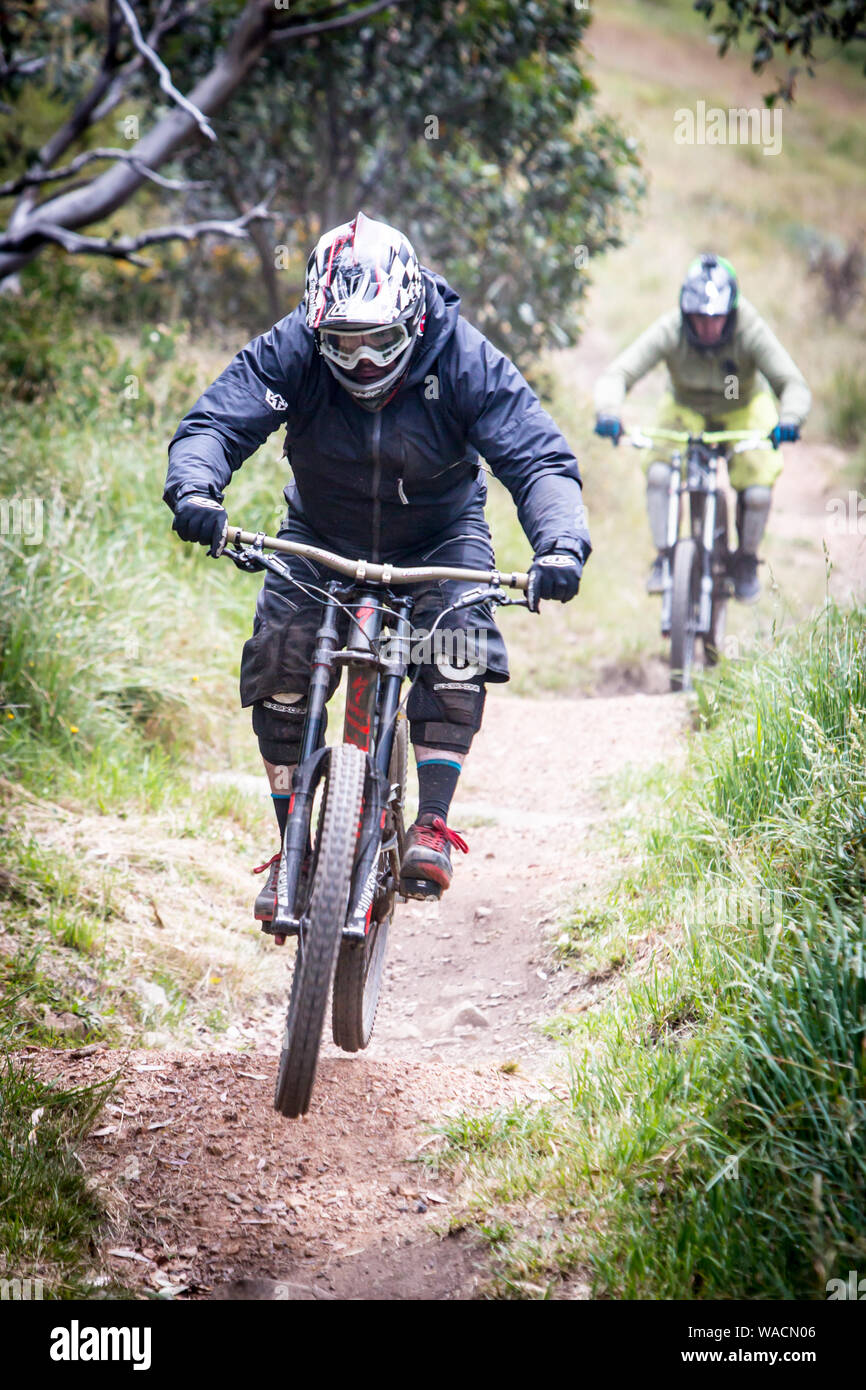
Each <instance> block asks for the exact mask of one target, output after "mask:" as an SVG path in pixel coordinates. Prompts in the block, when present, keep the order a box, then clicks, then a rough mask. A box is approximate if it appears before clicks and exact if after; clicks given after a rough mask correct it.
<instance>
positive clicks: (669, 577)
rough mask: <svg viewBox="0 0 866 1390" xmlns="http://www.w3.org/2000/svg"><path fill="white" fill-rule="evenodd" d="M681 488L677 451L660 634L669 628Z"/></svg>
mask: <svg viewBox="0 0 866 1390" xmlns="http://www.w3.org/2000/svg"><path fill="white" fill-rule="evenodd" d="M682 490H683V478H682V460H681V457H680V455H679V454H678V453H675V454H674V455H673V457H672V459H671V471H670V480H669V483H668V544H667V551H666V553H665V557H664V560H663V561H662V636H663V637H667V636H668V635H669V633H670V630H671V605H672V602H673V585H674V573H673V569H674V547H675V546H676V543H677V541H678V540H679V535H680V498H681V496H682Z"/></svg>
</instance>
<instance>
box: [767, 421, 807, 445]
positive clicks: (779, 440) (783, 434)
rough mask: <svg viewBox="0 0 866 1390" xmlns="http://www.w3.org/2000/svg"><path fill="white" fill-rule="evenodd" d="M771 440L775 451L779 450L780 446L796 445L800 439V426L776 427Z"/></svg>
mask: <svg viewBox="0 0 866 1390" xmlns="http://www.w3.org/2000/svg"><path fill="white" fill-rule="evenodd" d="M770 438H771V439H772V441H773V448H774V449H778V447H779V445H780V444H795V443H796V442H797V440H798V439H799V438H800V426H799V425H781V424H780V425H774V427H773V428H772V429H771V430H770Z"/></svg>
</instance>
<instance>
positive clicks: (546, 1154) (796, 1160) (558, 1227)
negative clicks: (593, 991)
mask: <svg viewBox="0 0 866 1390" xmlns="http://www.w3.org/2000/svg"><path fill="white" fill-rule="evenodd" d="M864 646H866V612H864V610H862V609H854V610H853V611H851V612H848V613H844V612H840V611H839V610H837V609H835V608H834V607H832V606H828V607H827V609H826V611H825V612H824V613H823V614H822V615H821V617H820V619H819V620H818V621H817V622H815V623H814V624H812V625H810V626H808V627H806V628H805V629H803V630H802V631H801V632H799V633H798V634H795V635H793V636H790V637H789V638H787V639H786V640H785V641H784V642H782V643H780V644H779V645H778V647H777V648H776V649H775V651H773V652H771V653H770V654H769V655H767V656H765V657H763V658H762V659H761V660H760V661H759V662H743V663H740V664H738V665H736V666H733V667H731V668H729V669H728V670H727V671H726V672H725V673H724V674H723V677H722V680H721V682H720V683H719V684H718V685H717V686H715V687H714V688H712V696H711V692H710V689H709V688H705V690H704V695H703V727H704V730H705V732H704V733H703V734H702V735H701V738H700V743H699V744H696V746H695V748H694V750H693V751H694V758H693V764H694V765H693V767H692V769H691V771H690V772H688V773H687V774H685V775H684V778H683V779H681V780H680V782H679V783H678V784H676V785H675V787H674V788H673V791H672V788H671V786H670V785H668V786H667V789H666V795H665V799H664V803H663V811H662V813H661V819H660V823H659V826H658V828H657V829H656V830H655V831H654V832H653V834H652V835H651V836H646V832H645V831H643V832H642V838H643V839H644V860H643V863H642V865H641V866H640V868H639V869H638V870H637V871H636V872H635V873H633V874H632V875H631V876H628V877H626V878H624V879H623V880H622V881H621V883H620V885H619V887H618V888H617V889H616V890H615V892H614V894H613V896H612V899H611V902H610V903H609V904H608V909H607V911H608V913H610V912H611V911H612V912H613V914H614V915H619V916H621V917H623V918H625V919H630V920H631V923H632V927H633V929H637V930H638V931H640V932H642V933H643V935H644V937H645V938H646V934H647V931H649V932H651V933H652V936H651V940H652V941H654V943H655V945H654V948H653V955H652V958H651V961H650V963H649V968H646V967H644V969H643V970H642V971H641V972H640V973H639V974H637V975H636V976H635V975H634V974H632V975H630V976H627V977H626V978H625V979H624V980H623V981H622V982H621V983H620V986H619V989H618V990H617V992H616V993H615V994H614V995H612V996H611V997H610V999H609V1001H608V1002H607V1003H606V1004H604V1005H603V1006H601V1007H600V1008H597V1009H595V1010H593V1011H592V1012H582V1013H579V1014H575V1015H573V1016H568V1015H566V1016H564V1017H561V1018H559V1019H557V1020H556V1021H555V1023H554V1025H553V1026H552V1028H551V1030H550V1031H551V1032H552V1033H554V1035H556V1034H559V1035H561V1036H564V1037H566V1038H567V1040H568V1044H569V1048H570V1051H569V1070H568V1076H567V1082H566V1085H565V1087H564V1088H563V1087H557V1088H556V1094H555V1095H554V1096H553V1097H552V1099H551V1100H549V1101H547V1102H545V1103H543V1104H539V1103H535V1104H533V1105H529V1106H526V1105H524V1106H520V1107H517V1108H516V1109H515V1111H514V1112H513V1113H510V1114H508V1115H507V1116H503V1114H502V1113H501V1112H495V1113H494V1114H492V1115H490V1116H488V1117H480V1118H478V1117H476V1118H475V1119H474V1120H473V1121H472V1122H471V1123H469V1122H467V1121H465V1120H463V1119H462V1117H459V1116H458V1117H456V1118H455V1119H454V1120H452V1121H451V1122H450V1124H449V1127H448V1130H447V1133H446V1136H445V1137H446V1147H445V1149H444V1152H443V1153H442V1154H440V1155H439V1159H440V1161H441V1160H442V1159H444V1160H445V1161H446V1162H448V1161H451V1162H455V1161H458V1160H459V1161H460V1162H461V1163H462V1164H463V1165H464V1166H465V1165H466V1164H469V1165H470V1171H471V1173H472V1175H473V1177H474V1180H475V1181H474V1186H475V1189H476V1196H475V1200H474V1210H475V1212H476V1213H477V1219H478V1220H488V1219H489V1218H488V1217H487V1216H486V1215H485V1213H487V1212H488V1211H489V1210H490V1209H491V1207H492V1208H495V1209H496V1210H497V1211H499V1210H500V1209H501V1207H502V1205H503V1204H504V1205H505V1207H506V1209H508V1207H509V1204H510V1203H511V1202H513V1201H514V1200H515V1199H519V1198H520V1196H521V1194H523V1193H529V1192H532V1193H534V1194H536V1207H539V1206H540V1207H542V1209H543V1213H544V1215H545V1218H546V1219H547V1220H548V1221H551V1220H552V1221H553V1222H554V1226H553V1227H552V1228H551V1231H550V1232H549V1233H548V1234H547V1235H546V1236H545V1237H544V1239H543V1240H542V1241H541V1248H540V1250H539V1251H538V1252H537V1253H536V1257H535V1268H536V1275H535V1277H536V1278H537V1277H538V1270H539V1269H540V1270H541V1272H542V1276H545V1275H546V1278H547V1279H548V1280H549V1279H550V1278H552V1277H555V1275H556V1273H557V1272H558V1271H561V1270H562V1269H563V1268H568V1267H570V1266H574V1265H576V1264H580V1265H581V1266H583V1267H587V1266H588V1267H589V1269H590V1270H591V1273H592V1278H593V1286H594V1291H595V1293H596V1294H597V1295H602V1296H611V1297H619V1298H623V1297H624V1298H655V1299H658V1298H748V1299H754V1298H772V1299H779V1298H784V1299H791V1298H817V1299H823V1298H825V1297H826V1283H827V1280H828V1279H830V1278H832V1277H836V1276H837V1275H839V1274H840V1273H842V1274H843V1275H844V1273H845V1272H846V1271H847V1270H848V1268H850V1267H855V1266H856V1263H857V1261H858V1260H862V1256H863V1253H864V1250H866V1222H864V1215H863V1213H864V1211H866V1161H864V1157H863V1144H862V1135H863V1132H864V1126H866V1066H864V1057H866V913H864V907H863V902H864V890H866V677H864V661H863V657H864ZM715 894H718V895H721V897H722V899H723V908H722V910H719V909H718V907H717V906H716V907H714V902H717V901H718V899H717V898H714V895H715ZM756 900H757V901H758V902H760V903H763V904H764V909H763V910H760V911H757V912H752V911H745V912H744V911H743V910H742V908H743V905H744V904H746V903H747V902H752V903H754V902H755V901H756ZM732 906H733V908H734V910H733V911H732V910H731V908H732ZM645 951H646V944H644V953H645ZM536 1217H537V1211H536V1212H534V1216H533V1220H535V1219H536ZM557 1223H558V1224H557ZM517 1225H518V1230H517V1232H516V1234H515V1238H514V1241H510V1242H506V1245H505V1247H504V1248H502V1249H500V1250H498V1254H499V1258H500V1259H501V1261H502V1262H503V1270H504V1274H505V1277H506V1280H507V1279H508V1278H509V1277H512V1276H513V1275H514V1271H515V1269H518V1270H519V1269H520V1268H522V1267H523V1266H524V1265H525V1260H526V1256H525V1251H524V1250H523V1249H522V1248H521V1245H520V1236H521V1234H522V1232H521V1229H520V1227H521V1226H522V1225H523V1223H522V1222H518V1223H517ZM540 1287H543V1286H540ZM503 1291H504V1292H505V1293H506V1294H508V1293H509V1289H508V1287H507V1283H506V1285H505V1286H504V1290H503Z"/></svg>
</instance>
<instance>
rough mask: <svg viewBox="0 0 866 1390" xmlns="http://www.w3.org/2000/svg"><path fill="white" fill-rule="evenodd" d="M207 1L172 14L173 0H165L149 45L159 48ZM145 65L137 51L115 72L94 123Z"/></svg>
mask: <svg viewBox="0 0 866 1390" xmlns="http://www.w3.org/2000/svg"><path fill="white" fill-rule="evenodd" d="M206 3H207V0H197V3H194V4H189V5H184V6H183V7H182V8H181V9H179V10H175V12H174V14H172V13H171V0H163V4H162V5H161V6H160V10H159V14H158V15H157V17H156V19H155V20H154V22H153V25H152V26H151V29H150V32H149V33H148V36H147V44H148V46H149V47H150V48H154V49H155V48H157V47H158V45H159V41H160V39H161V38H163V36H164V35H165V34H167V33H169V32H170V31H171V30H172V29H176V28H177V26H178V24H180V23H181V22H182V21H183V20H185V19H189V18H191V17H192V16H193V15H195V14H198V12H199V11H200V10H201V9H203V8H204V5H205V4H206ZM143 67H144V59H143V58H142V56H141V54H140V53H136V55H135V57H134V58H131V59H130V60H129V62H128V63H125V64H124V66H123V67H122V68H120V69H119V70H118V71H117V72H116V73H115V75H114V78H113V79H112V82H111V86H110V87H109V89H108V91H107V92H106V94H105V96H104V97H103V98H102V101H101V102H100V103H99V105H98V106H97V108H96V110H95V111H94V113H93V124H94V125H96V124H97V123H98V122H99V121H101V120H102V119H103V118H104V117H105V116H108V115H109V114H110V113H111V112H112V111H113V110H114V108H115V106H117V104H118V102H119V101H121V100H122V98H123V94H124V92H125V91H126V89H127V87H128V86H129V84H130V82H131V81H132V79H133V77H135V75H136V73H138V72H141V69H142V68H143Z"/></svg>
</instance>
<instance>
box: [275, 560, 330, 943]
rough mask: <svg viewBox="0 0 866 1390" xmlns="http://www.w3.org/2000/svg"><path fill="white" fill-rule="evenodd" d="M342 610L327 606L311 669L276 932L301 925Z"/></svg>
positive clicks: (279, 885)
mask: <svg viewBox="0 0 866 1390" xmlns="http://www.w3.org/2000/svg"><path fill="white" fill-rule="evenodd" d="M338 587H339V585H338V583H337V581H336V580H333V581H332V582H331V583H330V584H329V585H328V593H329V594H330V595H331V596H333V595H334V593H335V591H336V590H337V588H338ZM339 611H340V610H339V609H338V607H337V605H336V603H334V602H333V601H329V602H328V603H327V604H326V605H325V611H324V613H323V614H322V623H321V626H320V627H319V630H318V632H317V633H316V646H315V650H314V653H313V660H312V663H311V668H310V684H309V687H308V692H309V693H308V696H307V717H306V719H305V720H304V729H303V733H302V734H301V746H300V749H299V752H298V765H297V767H296V768H295V771H294V773H293V774H292V795H291V799H290V801H289V815H288V819H287V821H286V834H285V838H284V840H283V850H282V855H281V857H280V869H279V873H278V875H277V906H276V911H275V912H274V916H273V920H272V922H271V925H270V928H269V930H270V931H271V932H277V933H285V934H288V933H290V932H296V931H297V930H298V928H299V926H300V922H299V919H298V918H297V917H295V915H294V910H295V902H296V900H297V894H298V885H299V883H300V879H301V870H302V868H303V864H304V858H305V856H306V855H307V853H308V851H309V850H310V847H311V838H310V819H311V816H312V811H313V801H314V799H315V795H316V787H317V785H318V783H319V780H320V778H321V776H322V772H323V764H324V762H325V759H326V758H327V757H328V750H327V748H325V747H324V746H323V742H324V726H325V705H326V703H327V699H328V687H329V685H330V680H331V672H332V670H333V667H334V656H335V653H336V650H337V647H338V646H339V644H340V634H339V632H338V630H337V624H338V621H339Z"/></svg>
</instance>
